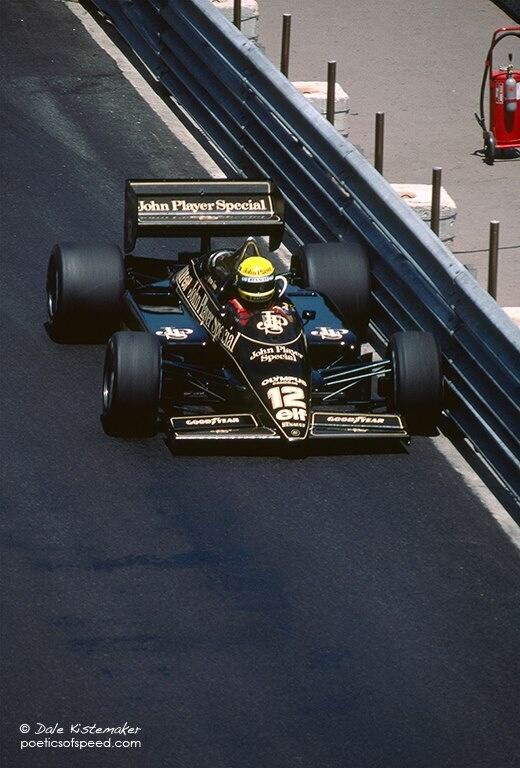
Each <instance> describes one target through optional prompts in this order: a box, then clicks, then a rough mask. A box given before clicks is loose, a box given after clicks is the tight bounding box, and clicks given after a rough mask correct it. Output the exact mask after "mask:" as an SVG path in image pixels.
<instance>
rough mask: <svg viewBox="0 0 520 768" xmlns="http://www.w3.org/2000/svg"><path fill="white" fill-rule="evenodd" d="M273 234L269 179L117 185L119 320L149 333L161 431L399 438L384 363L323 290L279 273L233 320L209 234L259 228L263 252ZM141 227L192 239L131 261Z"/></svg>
mask: <svg viewBox="0 0 520 768" xmlns="http://www.w3.org/2000/svg"><path fill="white" fill-rule="evenodd" d="M201 203H202V206H201ZM282 232H283V200H282V199H281V198H280V197H279V195H278V193H277V192H276V190H275V188H274V187H273V186H272V185H271V183H270V182H225V181H204V182H182V183H181V182H170V181H162V182H156V181H153V182H152V181H129V182H127V192H126V206H125V249H126V251H127V253H126V256H125V268H126V274H127V290H126V292H125V295H124V307H125V324H126V326H127V327H128V328H130V329H132V330H141V331H145V332H148V333H152V334H155V335H157V336H159V337H160V339H161V344H162V381H161V411H160V412H161V415H162V419H163V426H164V428H165V430H167V431H168V432H169V433H170V434H171V435H172V436H173V437H175V438H178V439H188V438H189V439H206V438H213V439H219V438H220V439H246V438H251V439H275V438H281V439H284V440H286V441H289V442H293V441H301V440H305V439H308V438H313V437H320V438H323V437H341V438H345V437H361V436H365V437H382V436H383V437H394V438H406V437H407V431H406V427H405V424H404V422H403V420H402V418H401V417H400V416H399V415H398V414H395V413H388V411H387V408H386V402H387V401H386V398H385V396H384V395H385V386H386V385H385V382H388V380H389V377H390V376H391V366H390V363H389V361H388V360H382V361H378V362H374V361H373V360H372V356H371V355H370V354H368V355H362V354H361V342H362V339H360V338H358V337H357V336H356V334H355V333H354V332H353V331H352V330H351V329H349V328H348V318H347V319H346V320H347V322H346V323H345V320H344V319H343V318H342V317H341V316H340V314H339V312H338V310H337V309H336V308H335V306H334V305H333V304H332V302H331V301H329V300H328V298H327V296H324V295H321V294H320V293H318V292H316V291H313V290H311V289H309V288H307V287H304V286H303V285H302V280H301V275H299V274H298V273H297V271H294V272H288V273H286V274H285V275H284V277H285V280H282V281H281V290H280V291H279V292H278V295H277V296H276V298H275V300H274V301H273V303H272V304H271V305H270V306H267V307H265V306H264V307H261V308H259V309H255V310H251V312H250V314H249V315H247V316H246V317H244V315H243V314H239V313H237V312H236V310H235V308H234V307H233V305H232V303H230V301H229V295H228V294H227V293H226V292H223V291H222V285H219V284H218V283H217V282H216V281H215V279H214V278H213V277H212V275H211V274H210V272H209V271H208V268H207V262H208V258H207V257H208V253H209V252H210V251H211V238H212V237H215V236H217V235H219V236H220V235H222V234H226V235H228V236H236V235H246V234H247V235H259V234H260V235H266V236H268V237H269V239H270V248H271V249H272V250H273V249H275V248H276V247H277V246H278V245H279V244H280V242H281V237H282ZM142 235H145V236H155V235H157V236H164V235H168V236H176V235H178V236H186V235H195V236H199V237H201V241H202V247H201V251H200V252H198V253H196V254H193V253H192V254H176V255H175V258H173V259H172V260H171V261H164V260H156V259H149V258H141V257H139V256H136V255H135V254H133V253H132V252H131V251H133V248H134V245H135V241H136V238H137V237H138V236H142ZM246 245H247V243H246ZM388 386H389V384H388ZM374 389H375V390H376V391H374Z"/></svg>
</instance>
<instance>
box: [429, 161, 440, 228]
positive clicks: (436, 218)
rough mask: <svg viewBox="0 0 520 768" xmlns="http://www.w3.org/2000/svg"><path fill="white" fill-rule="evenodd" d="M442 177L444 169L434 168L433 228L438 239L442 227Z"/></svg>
mask: <svg viewBox="0 0 520 768" xmlns="http://www.w3.org/2000/svg"><path fill="white" fill-rule="evenodd" d="M441 177H442V168H438V167H436V168H433V169H432V212H431V228H432V230H433V232H435V234H436V235H437V237H439V230H440V226H441Z"/></svg>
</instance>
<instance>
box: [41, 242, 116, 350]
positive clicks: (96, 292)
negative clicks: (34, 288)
mask: <svg viewBox="0 0 520 768" xmlns="http://www.w3.org/2000/svg"><path fill="white" fill-rule="evenodd" d="M124 288H125V271H124V264H123V257H122V254H121V251H120V249H119V248H118V247H117V246H116V245H111V244H110V243H108V244H103V243H102V244H92V245H78V244H76V243H61V244H58V245H55V246H54V248H53V249H52V252H51V255H50V259H49V265H48V268H47V312H48V315H49V330H50V334H51V336H52V338H53V339H54V340H55V341H68V342H74V341H85V340H104V339H107V338H108V337H109V336H110V334H111V333H112V332H113V331H114V330H115V329H116V328H117V326H118V324H119V322H120V316H121V299H122V296H123V291H124Z"/></svg>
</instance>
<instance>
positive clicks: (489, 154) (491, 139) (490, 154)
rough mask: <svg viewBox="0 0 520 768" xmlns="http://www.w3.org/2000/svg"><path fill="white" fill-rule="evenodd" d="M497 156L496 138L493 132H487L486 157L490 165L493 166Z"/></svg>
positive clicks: (485, 138)
mask: <svg viewBox="0 0 520 768" xmlns="http://www.w3.org/2000/svg"><path fill="white" fill-rule="evenodd" d="M495 156H496V141H495V136H494V135H493V133H492V132H491V131H486V133H485V134H484V157H485V158H486V163H487V164H488V165H493V163H494V162H495Z"/></svg>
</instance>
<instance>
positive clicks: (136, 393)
mask: <svg viewBox="0 0 520 768" xmlns="http://www.w3.org/2000/svg"><path fill="white" fill-rule="evenodd" d="M160 397H161V342H160V341H159V339H158V337H157V336H154V335H152V334H149V333H144V332H141V333H140V332H132V331H118V332H117V333H115V334H114V335H113V336H112V337H111V338H110V341H109V342H108V345H107V350H106V354H105V367H104V372H103V415H102V423H103V427H104V429H105V432H107V434H109V435H112V436H114V437H148V436H152V435H154V434H156V433H157V420H158V415H159V401H160Z"/></svg>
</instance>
